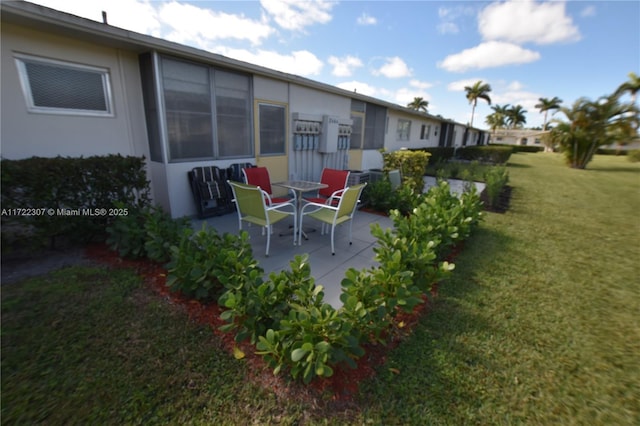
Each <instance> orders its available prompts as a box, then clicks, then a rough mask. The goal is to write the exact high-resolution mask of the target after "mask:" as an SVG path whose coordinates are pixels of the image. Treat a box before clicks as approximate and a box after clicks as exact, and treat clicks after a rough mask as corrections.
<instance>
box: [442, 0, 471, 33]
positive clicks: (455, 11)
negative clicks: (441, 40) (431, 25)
mask: <svg viewBox="0 0 640 426" xmlns="http://www.w3.org/2000/svg"><path fill="white" fill-rule="evenodd" d="M473 14H474V8H473V7H470V6H455V7H440V8H438V17H439V18H440V23H439V24H438V25H437V27H436V28H437V30H438V32H439V33H440V34H457V33H458V32H460V27H459V25H458V24H457V23H456V22H454V21H457V20H459V19H460V18H461V17H464V16H468V15H473Z"/></svg>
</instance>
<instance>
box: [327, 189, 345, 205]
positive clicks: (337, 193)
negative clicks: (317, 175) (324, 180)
mask: <svg viewBox="0 0 640 426" xmlns="http://www.w3.org/2000/svg"><path fill="white" fill-rule="evenodd" d="M344 191H345V188H342V189H338V190H337V191H334V192H333V194H331V196H330V197H329V198H327V201H325V204H327V205H329V206H332V205H333V202H334V200H335V201H336V202H338V201H340V198H342V193H343V192H344Z"/></svg>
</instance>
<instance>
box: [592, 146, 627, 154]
mask: <svg viewBox="0 0 640 426" xmlns="http://www.w3.org/2000/svg"><path fill="white" fill-rule="evenodd" d="M627 153H628V152H627V150H626V149H615V148H613V149H612V148H598V150H597V151H596V154H600V155H627Z"/></svg>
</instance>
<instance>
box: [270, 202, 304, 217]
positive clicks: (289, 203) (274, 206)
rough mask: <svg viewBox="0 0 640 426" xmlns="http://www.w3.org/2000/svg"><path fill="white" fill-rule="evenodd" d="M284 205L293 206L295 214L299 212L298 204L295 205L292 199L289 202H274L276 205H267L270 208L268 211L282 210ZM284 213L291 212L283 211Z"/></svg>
mask: <svg viewBox="0 0 640 426" xmlns="http://www.w3.org/2000/svg"><path fill="white" fill-rule="evenodd" d="M283 207H291V209H292V211H293V214H294V215H295V214H297V212H296V205H295V204H294V203H293V202H292V201H289V202H287V203H278V204H274V205H273V206H271V207H267V210H268V211H269V210H278V211H279V210H280V209H281V208H283ZM283 213H289V212H283Z"/></svg>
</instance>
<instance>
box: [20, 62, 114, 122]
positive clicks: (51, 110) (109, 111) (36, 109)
mask: <svg viewBox="0 0 640 426" xmlns="http://www.w3.org/2000/svg"><path fill="white" fill-rule="evenodd" d="M14 59H15V61H16V66H17V68H18V76H19V78H20V85H21V87H22V93H24V97H25V101H26V103H27V110H28V111H29V112H33V113H41V114H59V115H81V116H94V117H113V116H114V112H113V96H112V90H111V83H110V78H109V70H108V69H107V68H100V67H94V66H89V65H81V64H77V63H73V62H65V61H59V60H55V59H48V58H42V57H38V56H31V55H25V54H15V55H14ZM27 63H38V64H43V65H49V66H57V67H60V68H68V69H73V70H76V71H86V72H91V73H96V74H100V76H101V81H102V90H103V91H104V98H105V107H106V109H105V110H87V109H76V108H59V107H46V106H38V105H35V103H34V101H33V93H32V91H31V84H30V83H29V74H28V71H27V67H26V64H27Z"/></svg>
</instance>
